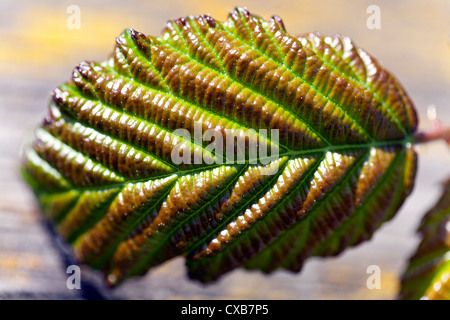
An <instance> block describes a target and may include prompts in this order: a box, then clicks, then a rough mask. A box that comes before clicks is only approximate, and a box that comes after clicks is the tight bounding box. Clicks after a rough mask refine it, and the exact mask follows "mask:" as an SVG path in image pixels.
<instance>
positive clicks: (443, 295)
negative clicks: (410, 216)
mask: <svg viewBox="0 0 450 320" xmlns="http://www.w3.org/2000/svg"><path fill="white" fill-rule="evenodd" d="M418 232H419V234H420V235H421V237H422V240H421V242H420V244H419V247H418V248H417V250H416V252H415V253H414V254H413V256H412V257H411V258H410V260H409V265H408V267H407V269H406V271H405V273H404V274H403V277H402V288H401V291H400V298H401V299H404V300H417V299H424V300H450V180H448V181H447V182H446V184H445V185H444V192H443V194H442V196H441V198H440V199H439V201H438V202H437V204H436V205H435V206H434V207H433V208H432V209H431V210H430V211H428V212H427V213H426V215H425V216H424V218H423V219H422V223H421V225H420V227H419V230H418Z"/></svg>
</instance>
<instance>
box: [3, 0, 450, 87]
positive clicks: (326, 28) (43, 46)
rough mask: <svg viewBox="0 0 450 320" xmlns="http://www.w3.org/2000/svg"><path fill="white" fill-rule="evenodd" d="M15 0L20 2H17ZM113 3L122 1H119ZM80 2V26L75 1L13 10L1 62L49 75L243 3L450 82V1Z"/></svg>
mask: <svg viewBox="0 0 450 320" xmlns="http://www.w3.org/2000/svg"><path fill="white" fill-rule="evenodd" d="M11 3H13V2H12V1H11ZM111 3H113V4H114V5H111ZM70 4H75V5H77V6H78V7H79V8H80V13H81V21H80V22H81V25H80V29H73V30H71V29H69V28H68V27H67V21H68V19H70V13H67V11H66V10H67V8H68V7H69V3H68V4H63V3H62V2H58V1H44V2H27V5H26V6H23V7H21V8H20V9H18V10H16V11H13V16H12V17H10V20H11V22H12V23H11V24H8V25H4V26H2V27H0V37H1V39H2V49H1V50H0V67H1V69H2V70H6V71H7V72H14V73H17V72H19V73H22V72H23V73H31V74H32V75H37V74H36V73H39V76H48V75H49V73H50V74H51V71H52V69H53V68H54V67H57V68H59V67H60V66H62V65H67V64H68V63H72V64H74V63H77V62H79V61H81V60H84V59H87V60H104V59H105V58H106V57H107V56H108V55H109V54H110V53H111V51H112V48H113V45H114V39H115V37H116V36H118V35H119V34H120V33H121V32H122V30H123V29H125V28H129V27H133V28H136V29H138V30H139V31H141V32H143V33H145V34H149V35H153V36H158V35H159V34H160V31H161V29H162V28H163V27H164V23H165V21H167V20H168V19H173V18H178V17H181V16H186V15H198V14H202V13H208V14H210V15H211V16H213V17H214V18H215V19H218V20H221V21H224V20H225V19H226V17H227V13H228V12H229V11H230V10H231V9H232V8H233V7H234V6H236V5H239V6H245V7H247V8H248V9H249V10H250V11H251V12H253V13H256V14H258V15H261V16H263V17H265V18H269V17H270V16H271V15H273V14H277V15H279V16H281V17H282V18H283V20H284V22H285V25H286V27H287V29H288V31H289V32H290V33H292V34H294V35H295V34H301V33H305V32H310V31H319V32H322V33H335V32H339V33H342V34H345V35H348V36H350V37H352V38H353V39H354V40H355V42H356V43H357V44H358V45H359V46H361V47H363V48H365V49H367V50H368V51H369V52H371V53H373V54H374V55H375V56H377V57H378V58H379V59H380V60H381V61H382V62H385V64H386V65H387V67H388V68H391V69H392V68H393V69H394V70H393V71H394V72H398V71H401V72H404V73H405V74H406V75H407V76H420V77H428V76H439V77H443V78H445V79H447V81H450V72H449V70H450V60H449V59H448V58H449V54H450V45H449V43H450V42H449V41H450V35H449V32H450V26H449V25H450V22H449V10H450V9H448V6H449V5H448V1H446V0H429V1H421V0H409V1H365V0H363V1H354V0H326V1H325V0H321V1H312V0H302V1H235V2H234V3H233V2H231V3H230V1H226V0H214V1H207V2H206V1H201V0H192V1H179V0H167V1H160V0H158V1H149V2H148V3H147V2H145V3H144V2H139V1H131V2H126V3H123V4H121V3H120V2H119V1H117V2H114V1H113V2H108V5H106V6H102V5H101V4H99V3H96V4H95V5H94V4H92V3H91V2H88V1H75V2H73V3H70ZM370 4H377V5H378V6H379V7H380V10H381V29H380V30H369V29H368V28H367V27H366V20H367V18H368V16H369V14H368V13H367V12H366V10H367V7H368V6H369V5H370Z"/></svg>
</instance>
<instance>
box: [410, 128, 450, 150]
mask: <svg viewBox="0 0 450 320" xmlns="http://www.w3.org/2000/svg"><path fill="white" fill-rule="evenodd" d="M436 140H445V141H446V142H447V144H448V145H449V146H450V128H444V127H437V128H436V127H435V128H432V129H431V130H429V131H424V132H418V133H416V134H415V135H414V137H413V143H414V144H419V143H427V142H431V141H436Z"/></svg>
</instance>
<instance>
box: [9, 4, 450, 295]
mask: <svg viewBox="0 0 450 320" xmlns="http://www.w3.org/2000/svg"><path fill="white" fill-rule="evenodd" d="M99 3H100V2H96V4H92V1H91V2H89V1H72V2H70V3H69V2H68V3H67V4H66V3H65V2H62V1H56V0H55V1H49V0H47V1H40V2H33V1H10V0H6V1H2V2H1V3H0V39H1V41H2V45H1V47H0V298H4V299H13V298H26V299H96V298H117V299H178V298H186V299H221V298H235V299H392V298H395V296H396V294H397V291H398V279H399V276H400V274H401V272H402V271H403V269H404V267H405V266H406V263H407V258H408V257H409V256H410V254H411V253H412V251H413V250H414V248H415V246H416V245H417V243H418V238H417V237H416V236H415V229H416V227H417V225H418V223H419V220H420V218H421V216H422V215H423V213H424V212H425V211H426V210H427V209H428V208H429V207H430V206H431V205H432V204H433V202H434V201H435V200H436V199H437V197H438V195H439V183H440V181H443V180H444V179H445V177H448V176H450V166H449V163H450V152H449V151H448V149H447V148H446V146H445V145H444V144H443V143H434V144H431V145H428V146H421V147H420V148H418V152H419V157H420V162H419V172H418V178H417V180H416V188H415V191H414V193H413V194H412V195H411V197H410V198H409V199H408V200H407V202H406V203H405V205H404V206H403V208H402V209H401V210H400V212H398V214H397V216H396V217H395V218H394V220H392V221H391V222H389V223H387V224H385V225H384V226H383V227H382V228H381V230H379V232H377V233H376V236H375V237H374V238H373V239H372V240H371V241H369V242H367V243H365V244H363V245H361V246H359V247H357V248H354V249H349V250H347V251H346V252H345V253H344V254H343V255H341V256H340V257H337V258H327V259H311V260H310V261H309V262H308V263H307V264H306V266H305V268H304V270H303V271H302V272H301V273H300V274H291V273H287V272H282V271H280V272H277V273H275V274H273V275H271V276H265V275H262V274H260V273H259V272H246V271H243V270H237V271H235V272H232V273H230V274H228V275H226V276H225V277H223V278H222V279H221V280H220V281H218V282H216V283H214V284H211V285H207V286H204V285H201V284H199V283H196V282H192V281H190V280H189V279H188V278H187V277H186V275H185V268H184V265H183V261H182V259H175V260H172V261H170V262H168V263H166V264H164V265H162V266H161V267H158V268H156V269H154V270H152V271H151V272H149V273H148V274H147V275H146V276H145V277H144V278H139V279H134V280H131V281H129V282H127V283H125V284H124V285H122V286H121V287H119V288H117V289H115V290H109V289H107V288H105V286H104V285H103V283H102V281H101V277H99V275H98V274H96V273H95V272H92V271H90V270H88V269H86V268H84V267H83V268H82V276H83V282H82V289H81V290H69V289H67V287H66V279H67V274H66V268H67V266H68V265H70V264H72V263H73V261H72V260H71V256H70V251H67V248H65V247H64V245H63V244H61V243H59V242H58V241H57V239H56V238H55V237H54V235H53V234H52V232H51V229H50V228H49V227H48V226H47V225H46V224H45V222H44V221H43V220H42V219H41V215H40V212H39V209H38V208H37V206H36V203H35V201H34V198H33V195H32V194H31V192H30V190H29V189H28V188H27V186H26V185H25V184H24V183H23V182H22V180H21V178H20V175H19V171H18V161H19V160H18V159H19V151H20V146H21V144H22V143H24V141H26V140H27V139H29V138H30V135H31V133H32V130H33V128H34V127H35V126H36V125H37V124H38V123H39V121H41V119H42V116H43V114H44V113H45V111H46V104H47V101H48V97H49V95H50V92H51V90H52V89H53V88H54V87H55V86H57V85H58V84H59V83H61V82H63V81H66V80H68V79H69V77H70V74H71V70H72V68H73V67H74V66H75V65H76V64H77V63H78V62H80V61H82V60H85V59H86V60H104V59H105V58H106V57H107V55H108V54H109V53H110V51H111V50H112V47H113V44H114V38H115V37H116V36H117V35H118V34H119V33H120V32H121V31H122V29H124V28H127V27H134V28H136V29H137V30H139V31H141V32H144V33H146V34H152V35H159V33H160V30H161V29H162V27H163V25H164V22H165V21H166V20H167V19H169V18H177V17H179V16H185V15H189V14H201V13H209V14H211V15H212V16H213V17H215V18H216V19H220V20H222V21H223V20H225V19H226V14H227V12H228V11H229V10H230V9H231V7H230V2H229V1H210V2H205V1H200V0H198V1H197V0H196V1H174V0H164V1H151V2H150V1H149V2H141V1H137V0H136V1H130V3H128V4H127V5H123V4H121V3H122V2H121V1H108V2H107V4H108V5H107V7H106V8H105V9H102V8H101V5H100V4H99ZM69 4H76V5H78V6H79V7H80V9H81V29H79V30H70V29H68V28H67V25H66V20H67V18H68V14H67V13H66V9H67V6H68V5H69ZM370 4H377V5H378V6H379V7H380V9H381V29H380V30H368V29H367V28H366V19H367V17H368V14H367V13H366V8H367V7H368V6H369V5H370ZM239 5H245V6H247V7H248V9H249V10H250V11H252V12H255V13H258V14H259V15H261V16H263V17H266V18H267V17H270V15H271V14H274V13H275V14H278V15H280V16H281V17H282V18H283V19H284V22H285V25H286V27H287V29H288V31H289V32H291V33H292V34H301V33H304V32H308V31H320V32H323V33H334V32H339V33H342V34H345V35H349V36H351V37H352V38H353V39H354V40H355V42H356V43H357V44H358V45H359V46H361V47H363V48H365V49H366V50H368V51H369V52H371V53H372V54H374V55H375V56H376V57H378V58H379V59H380V60H381V62H382V63H383V64H384V65H385V66H386V67H387V68H388V69H389V70H391V71H393V72H394V74H396V75H397V77H398V78H399V79H400V81H401V82H402V84H403V85H404V86H405V87H406V89H407V91H408V92H409V94H410V96H411V97H412V99H413V101H414V102H415V104H416V106H417V108H418V110H419V114H420V117H421V118H422V123H421V127H422V128H426V127H427V125H428V123H427V121H426V119H425V117H426V107H427V106H428V105H430V104H434V105H436V107H437V109H438V112H439V117H440V119H441V120H442V121H443V122H444V123H446V124H450V106H449V101H450V92H449V88H450V60H449V54H450V46H449V43H450V42H449V39H450V34H449V29H450V17H449V6H448V2H447V1H441V0H431V1H420V0H415V1H380V0H376V1H344V0H339V1H332V0H330V1H294V0H293V1H284V2H281V3H279V2H278V1H277V2H275V1H267V2H262V1H239ZM120 13H121V14H123V15H122V17H120V15H119V14H120ZM370 265H378V266H380V268H381V280H382V283H381V286H382V287H381V289H380V290H369V289H368V288H367V287H366V280H367V278H368V276H369V275H368V274H367V273H366V270H367V267H368V266H370Z"/></svg>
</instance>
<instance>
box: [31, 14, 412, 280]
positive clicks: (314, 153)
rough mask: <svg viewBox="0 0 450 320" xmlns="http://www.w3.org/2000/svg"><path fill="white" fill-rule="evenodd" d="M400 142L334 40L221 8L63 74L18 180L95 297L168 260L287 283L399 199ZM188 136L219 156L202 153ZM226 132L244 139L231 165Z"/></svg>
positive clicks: (382, 101) (365, 230) (400, 122)
mask: <svg viewBox="0 0 450 320" xmlns="http://www.w3.org/2000/svg"><path fill="white" fill-rule="evenodd" d="M416 127H417V119H416V115H415V111H414V108H413V105H412V103H411V101H410V100H409V98H408V97H407V94H406V93H405V91H404V90H403V88H402V87H401V86H400V84H399V83H398V81H397V80H396V78H395V77H393V76H392V75H391V74H389V73H388V72H387V71H386V70H385V69H383V68H382V67H381V66H380V64H379V63H378V62H377V61H376V60H375V59H374V58H373V57H372V56H371V55H369V54H368V53H366V52H365V51H364V50H362V49H360V48H358V47H356V46H355V45H354V44H353V42H352V41H351V40H350V39H349V38H346V37H342V36H339V35H335V36H330V37H324V36H321V35H319V34H306V35H304V36H301V37H298V38H295V37H292V36H290V35H289V34H288V33H287V32H286V30H285V28H284V26H283V22H282V21H281V19H280V18H279V17H272V18H271V19H270V20H268V21H265V20H263V19H262V18H260V17H258V16H255V15H252V14H250V13H249V12H248V11H247V10H245V9H241V8H237V9H235V10H234V11H232V12H231V13H230V16H229V18H228V20H227V22H225V23H221V22H218V21H216V20H214V19H212V18H211V17H209V16H206V15H203V16H199V17H188V18H181V19H178V20H175V21H170V22H169V23H168V24H167V27H166V29H165V30H164V32H163V35H162V36H161V37H149V36H145V35H143V34H141V33H139V32H137V31H134V30H126V31H125V32H124V33H123V34H122V35H120V36H119V37H118V38H117V40H116V47H115V50H114V53H113V55H112V57H111V58H110V59H109V60H107V61H106V62H103V63H93V62H83V63H81V64H80V65H78V66H77V67H76V68H75V69H74V72H73V76H72V81H71V82H69V83H67V84H64V85H62V86H60V87H59V88H58V89H56V90H55V92H54V94H53V97H52V100H51V102H50V107H49V114H48V116H47V117H46V118H45V119H44V121H43V124H42V126H41V127H40V128H39V129H38V130H37V131H36V139H35V141H34V143H33V145H32V146H31V147H30V148H28V149H26V151H25V152H24V170H23V172H24V175H25V177H26V178H27V180H28V181H29V183H30V184H31V186H32V187H33V188H34V189H35V191H36V194H37V197H38V200H39V202H40V203H41V205H42V207H43V211H44V213H45V215H46V216H47V217H48V218H49V219H50V220H51V221H53V223H54V226H55V229H56V230H57V232H58V233H59V234H61V236H62V237H63V238H65V239H66V240H67V241H69V242H70V243H71V244H72V245H73V248H74V252H75V255H76V257H77V258H78V259H79V260H80V261H82V262H84V263H86V264H89V265H92V266H94V267H96V268H100V269H102V270H104V271H105V274H106V276H107V279H108V281H109V282H110V283H111V284H116V283H119V282H120V281H122V280H124V279H126V278H128V277H131V276H134V275H138V274H142V273H145V272H146V271H147V270H148V269H149V268H151V267H154V266H156V265H158V264H160V263H162V262H164V261H166V260H168V259H170V258H172V257H175V256H177V255H183V256H185V257H186V260H187V265H188V269H189V274H190V276H191V277H193V278H196V279H199V280H201V281H205V282H207V281H211V280H214V279H217V278H218V277H219V276H220V275H221V274H224V273H225V272H228V271H230V270H232V269H234V268H236V267H238V266H244V267H246V268H249V269H260V270H263V271H265V272H271V271H272V270H275V269H277V268H285V269H289V270H294V271H298V270H300V268H301V266H302V264H303V262H304V261H305V260H306V259H307V258H308V257H310V256H313V255H314V256H328V255H336V254H338V253H340V252H341V251H342V250H343V249H344V248H346V247H348V246H354V245H356V244H358V243H360V242H362V241H364V240H367V239H369V238H370V237H371V235H372V234H373V232H374V231H375V229H377V228H378V227H379V226H380V225H381V224H382V223H383V222H384V221H386V220H389V219H390V218H391V217H392V216H393V215H394V214H395V212H396V211H397V209H398V208H399V206H400V205H401V204H402V202H403V201H404V199H405V198H406V196H407V195H408V194H409V193H410V191H411V188H412V185H413V181H414V175H415V166H416V155H415V152H414V151H413V149H412V147H411V146H410V143H409V142H410V140H411V136H412V135H413V134H414V132H415V130H416ZM196 128H197V129H198V128H200V129H201V131H202V132H205V131H208V130H212V131H213V133H219V134H218V137H223V138H224V139H225V140H227V139H228V141H223V143H222V147H221V146H220V144H219V143H218V141H216V139H214V146H216V148H211V145H210V144H211V143H212V141H213V140H212V139H210V140H208V139H197V138H196ZM178 129H185V131H184V132H185V133H188V134H189V135H184V134H180V131H179V130H178ZM229 132H234V133H242V132H246V133H247V135H246V136H245V138H244V139H243V147H242V148H241V149H240V148H236V149H233V152H231V153H227V152H226V151H227V150H225V147H224V146H225V145H226V144H227V142H230V141H231V140H233V141H234V140H239V139H240V138H239V137H237V138H235V137H231V138H229V136H228V135H227V133H229ZM275 133H276V134H275ZM252 143H253V144H252ZM180 145H182V146H183V147H185V148H184V149H183V152H182V156H183V159H184V160H185V161H181V162H177V161H174V155H173V150H175V149H176V148H177V146H180ZM252 145H257V146H266V147H267V148H268V149H270V151H271V152H270V156H272V155H273V154H277V157H275V158H273V157H272V158H270V161H264V160H267V157H268V156H267V154H266V155H265V156H262V155H261V154H258V155H256V157H255V156H254V155H253V154H252V153H251V148H250V146H252ZM239 152H241V153H242V154H244V155H245V156H246V157H245V160H244V161H237V159H238V157H237V156H238V153H239ZM252 155H253V158H252ZM178 156H181V154H179V153H178ZM253 160H254V161H253Z"/></svg>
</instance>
